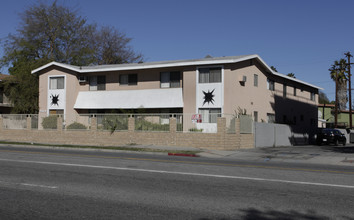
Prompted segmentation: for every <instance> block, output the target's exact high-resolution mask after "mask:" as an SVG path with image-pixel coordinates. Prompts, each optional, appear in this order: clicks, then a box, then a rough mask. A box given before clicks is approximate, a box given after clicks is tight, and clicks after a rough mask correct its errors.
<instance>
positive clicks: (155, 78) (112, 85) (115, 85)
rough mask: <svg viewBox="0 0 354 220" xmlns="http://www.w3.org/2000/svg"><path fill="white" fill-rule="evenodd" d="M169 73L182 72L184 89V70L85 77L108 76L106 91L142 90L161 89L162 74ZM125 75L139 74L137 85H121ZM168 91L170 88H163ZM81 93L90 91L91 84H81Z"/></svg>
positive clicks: (171, 69) (104, 73)
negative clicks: (122, 76)
mask: <svg viewBox="0 0 354 220" xmlns="http://www.w3.org/2000/svg"><path fill="white" fill-rule="evenodd" d="M168 71H180V72H181V76H180V77H181V80H180V84H181V87H182V81H183V80H182V79H183V69H182V68H160V69H146V70H131V71H119V72H118V71H113V72H96V73H89V74H85V76H88V77H89V76H98V75H105V76H106V90H107V91H112V90H140V89H160V73H161V72H168ZM124 74H137V76H138V83H137V85H120V84H119V76H120V75H124ZM162 89H168V88H162ZM80 91H89V83H88V82H87V83H85V84H80Z"/></svg>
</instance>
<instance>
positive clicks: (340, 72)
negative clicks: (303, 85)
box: [329, 59, 348, 109]
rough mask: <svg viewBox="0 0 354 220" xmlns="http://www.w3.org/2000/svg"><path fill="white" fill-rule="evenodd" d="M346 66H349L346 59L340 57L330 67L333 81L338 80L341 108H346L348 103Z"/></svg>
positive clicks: (338, 96) (338, 95)
mask: <svg viewBox="0 0 354 220" xmlns="http://www.w3.org/2000/svg"><path fill="white" fill-rule="evenodd" d="M346 66H347V65H346V60H345V59H340V60H339V61H338V60H336V61H334V64H333V65H332V66H331V68H330V69H329V71H330V76H331V79H332V80H333V81H337V82H338V93H337V98H338V105H339V109H345V108H346V104H347V102H348V97H347V78H346V73H347V68H346Z"/></svg>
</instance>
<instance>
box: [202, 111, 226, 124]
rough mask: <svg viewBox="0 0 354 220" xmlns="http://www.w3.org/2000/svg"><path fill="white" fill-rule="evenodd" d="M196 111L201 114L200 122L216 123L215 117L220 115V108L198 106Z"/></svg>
mask: <svg viewBox="0 0 354 220" xmlns="http://www.w3.org/2000/svg"><path fill="white" fill-rule="evenodd" d="M198 113H199V114H201V115H202V123H217V118H218V117H221V109H220V108H200V109H199V111H198Z"/></svg>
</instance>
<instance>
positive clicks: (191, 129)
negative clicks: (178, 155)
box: [189, 128, 203, 132]
mask: <svg viewBox="0 0 354 220" xmlns="http://www.w3.org/2000/svg"><path fill="white" fill-rule="evenodd" d="M189 131H190V132H202V131H203V128H201V129H198V128H190V129H189Z"/></svg>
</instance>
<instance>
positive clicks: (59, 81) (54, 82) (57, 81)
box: [49, 76, 64, 89]
mask: <svg viewBox="0 0 354 220" xmlns="http://www.w3.org/2000/svg"><path fill="white" fill-rule="evenodd" d="M49 81H50V83H49V89H64V76H59V77H50V78H49Z"/></svg>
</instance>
